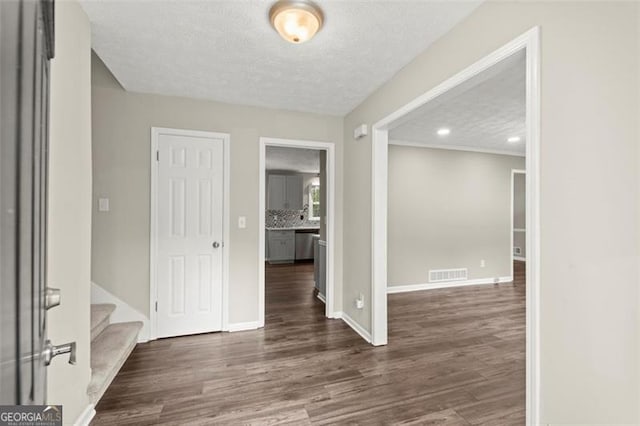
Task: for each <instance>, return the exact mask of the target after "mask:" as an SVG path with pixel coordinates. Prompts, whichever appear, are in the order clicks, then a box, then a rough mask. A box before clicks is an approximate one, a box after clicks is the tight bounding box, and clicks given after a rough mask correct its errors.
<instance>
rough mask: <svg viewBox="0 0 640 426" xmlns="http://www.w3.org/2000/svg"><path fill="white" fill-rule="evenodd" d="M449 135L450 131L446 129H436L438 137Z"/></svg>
mask: <svg viewBox="0 0 640 426" xmlns="http://www.w3.org/2000/svg"><path fill="white" fill-rule="evenodd" d="M449 133H451V129H447V128H446V127H443V128H442V129H438V136H447V135H448V134H449Z"/></svg>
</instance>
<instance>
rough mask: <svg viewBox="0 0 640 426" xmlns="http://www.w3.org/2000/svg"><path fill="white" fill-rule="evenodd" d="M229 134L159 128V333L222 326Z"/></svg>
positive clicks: (157, 316) (175, 332)
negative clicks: (224, 215)
mask: <svg viewBox="0 0 640 426" xmlns="http://www.w3.org/2000/svg"><path fill="white" fill-rule="evenodd" d="M226 137H228V136H227V135H221V134H216V133H205V132H181V131H179V130H171V131H169V130H167V131H164V130H158V132H157V146H158V153H157V157H156V160H157V161H158V179H157V207H156V208H157V223H158V226H157V247H158V251H157V272H156V277H157V306H156V307H155V309H156V310H157V314H156V318H157V326H156V327H157V328H156V334H157V336H158V337H170V336H180V335H185V334H195V333H206V332H211V331H220V330H221V329H222V273H223V271H222V261H223V252H224V250H225V249H224V244H223V241H222V236H223V211H224V208H223V207H224V206H223V202H224V193H223V188H224V185H223V179H224V173H223V171H224V170H223V167H224V140H225V138H226Z"/></svg>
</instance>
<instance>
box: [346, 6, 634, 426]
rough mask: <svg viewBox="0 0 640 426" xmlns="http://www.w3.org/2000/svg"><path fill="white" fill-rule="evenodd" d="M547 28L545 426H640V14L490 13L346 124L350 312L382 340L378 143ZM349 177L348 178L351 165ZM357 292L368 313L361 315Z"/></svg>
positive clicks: (621, 9) (436, 47)
mask: <svg viewBox="0 0 640 426" xmlns="http://www.w3.org/2000/svg"><path fill="white" fill-rule="evenodd" d="M534 26H540V29H541V63H540V67H541V68H540V78H541V92H542V93H541V107H540V108H541V109H540V113H541V137H540V140H541V147H540V177H541V182H540V197H541V198H540V208H541V218H540V220H541V223H540V230H541V231H540V232H541V235H540V238H541V241H540V244H541V247H540V250H541V258H540V259H539V261H540V268H541V270H540V272H541V276H540V300H539V309H540V316H539V320H540V328H539V333H540V339H541V340H540V353H541V359H540V362H541V370H540V374H541V376H540V382H541V399H540V403H541V418H540V419H539V421H540V422H541V423H543V424H548V423H551V424H594V423H596V424H597V423H600V424H620V423H628V424H637V423H640V404H639V403H638V402H639V401H640V368H639V363H638V359H640V350H639V349H640V330H639V326H640V309H639V302H640V294H639V291H638V289H639V287H640V285H639V283H640V277H639V275H640V274H639V273H640V268H639V267H638V265H640V250H639V248H640V247H639V246H640V228H639V226H638V225H639V220H638V218H640V209H639V205H640V203H639V198H640V197H639V190H638V189H639V185H638V184H639V183H640V173H639V170H640V154H639V149H638V148H639V146H640V144H639V143H638V141H639V140H640V128H639V125H638V123H639V120H638V117H640V102H639V99H640V81H639V80H638V76H639V75H640V67H639V58H640V34H639V28H640V4H639V3H637V2H604V1H603V2H597V1H596V2H572V1H566V2H565V1H557V2H540V1H538V2H501V1H487V2H484V3H483V4H482V5H480V6H479V7H478V9H476V10H475V11H474V12H473V13H472V14H471V15H469V17H467V18H466V19H465V20H463V21H462V22H461V23H460V24H458V25H457V26H456V27H455V28H453V29H452V30H451V31H450V32H449V33H447V34H446V35H444V36H443V37H441V38H440V39H439V40H438V41H437V42H435V43H434V44H433V45H431V46H430V47H429V48H428V49H427V50H426V51H425V52H423V53H422V54H420V55H419V56H418V57H416V58H415V59H414V60H413V61H412V62H411V63H409V64H407V65H406V66H405V67H404V68H403V69H402V70H401V71H399V72H398V73H397V74H396V75H395V76H394V77H393V78H392V79H391V80H390V81H388V82H387V83H386V84H384V85H383V86H382V87H380V88H379V89H378V90H377V91H376V92H374V93H373V94H371V96H369V97H368V98H367V99H366V100H365V101H364V102H363V103H362V104H360V105H359V106H358V107H357V108H355V109H354V110H353V111H352V112H351V113H349V114H348V115H347V116H346V118H345V122H344V141H345V145H344V164H345V168H344V185H345V186H344V211H345V216H344V236H343V238H344V243H345V245H344V259H345V260H348V262H344V303H343V309H344V310H345V312H346V313H347V314H348V315H349V316H350V317H351V318H353V319H354V320H355V321H357V322H358V323H359V324H361V325H362V326H363V327H364V328H365V329H367V330H370V327H371V306H370V301H371V270H372V264H371V215H370V210H369V208H370V207H369V206H371V136H367V137H365V138H363V139H360V140H358V141H354V140H353V135H352V132H353V129H354V128H355V127H356V126H357V125H359V124H360V123H368V124H370V125H373V124H374V123H376V122H377V121H378V120H380V119H382V118H384V117H386V116H387V115H389V114H391V113H392V112H394V111H396V110H397V109H398V108H400V107H402V106H403V105H405V104H407V103H409V102H410V101H412V100H413V99H415V98H416V97H417V96H420V95H421V94H423V93H425V92H426V91H428V90H429V89H432V88H434V87H435V86H437V85H438V84H440V83H441V82H443V81H445V80H446V79H447V78H449V77H451V76H453V75H455V74H456V73H458V72H460V71H461V70H463V69H464V68H466V67H467V66H469V65H471V64H473V63H474V62H475V61H478V60H480V59H481V58H483V57H484V56H486V55H487V54H489V53H491V52H492V51H494V50H495V49H498V48H500V47H501V46H503V45H504V44H505V43H507V42H509V41H511V40H513V39H514V38H516V37H518V36H519V35H521V34H523V33H524V32H525V31H527V30H529V29H531V28H532V27H534ZM347 165H348V166H347ZM358 293H362V294H364V296H365V307H364V309H362V310H357V309H356V308H355V307H353V305H352V301H353V300H355V299H356V297H357V296H358Z"/></svg>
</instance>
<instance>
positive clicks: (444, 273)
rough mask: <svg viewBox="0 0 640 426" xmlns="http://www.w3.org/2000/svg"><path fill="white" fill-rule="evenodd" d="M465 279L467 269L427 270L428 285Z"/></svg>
mask: <svg viewBox="0 0 640 426" xmlns="http://www.w3.org/2000/svg"><path fill="white" fill-rule="evenodd" d="M466 279H467V268H458V269H431V270H429V282H430V283H439V282H443V281H465V280H466Z"/></svg>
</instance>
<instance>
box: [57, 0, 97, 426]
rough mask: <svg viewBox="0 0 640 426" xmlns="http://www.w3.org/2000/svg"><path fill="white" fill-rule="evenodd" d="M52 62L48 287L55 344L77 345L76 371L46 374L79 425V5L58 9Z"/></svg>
mask: <svg viewBox="0 0 640 426" xmlns="http://www.w3.org/2000/svg"><path fill="white" fill-rule="evenodd" d="M55 20H56V36H55V58H54V59H53V60H52V62H51V104H50V114H51V115H50V128H49V132H50V141H49V143H50V146H49V189H48V191H49V194H48V196H49V201H48V202H49V217H48V222H47V223H48V230H47V232H48V237H49V241H48V247H47V251H48V259H47V274H48V277H47V279H48V283H47V285H48V286H51V287H57V288H59V289H60V294H61V303H60V306H57V307H55V308H54V309H51V310H49V311H47V327H48V330H47V333H48V338H49V339H51V341H52V342H53V344H55V345H60V344H63V343H67V342H74V341H75V342H76V344H77V346H76V365H70V364H68V363H67V362H66V360H67V356H64V357H63V356H60V357H58V358H56V359H54V360H53V362H52V363H51V365H50V366H49V367H47V403H48V404H62V405H63V406H64V424H65V425H71V424H75V421H76V419H77V418H78V416H80V415H81V413H82V412H83V411H84V410H85V409H86V408H87V407H88V406H89V397H88V396H87V386H88V385H89V380H90V379H91V369H90V364H89V355H90V337H89V335H90V303H91V296H90V283H91V56H90V55H91V30H90V28H89V19H88V18H87V16H86V15H85V13H84V11H83V10H82V8H81V7H80V5H79V4H78V3H77V2H75V1H65V2H57V3H56V10H55Z"/></svg>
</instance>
